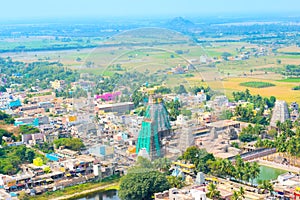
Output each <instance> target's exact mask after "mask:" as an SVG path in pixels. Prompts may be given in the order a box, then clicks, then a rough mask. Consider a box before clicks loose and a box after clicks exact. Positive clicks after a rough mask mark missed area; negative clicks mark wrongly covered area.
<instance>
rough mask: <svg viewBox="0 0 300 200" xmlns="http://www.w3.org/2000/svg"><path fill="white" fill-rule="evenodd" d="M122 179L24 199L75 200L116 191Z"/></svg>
mask: <svg viewBox="0 0 300 200" xmlns="http://www.w3.org/2000/svg"><path fill="white" fill-rule="evenodd" d="M119 180H120V177H112V178H109V179H104V180H103V181H101V182H88V183H84V184H79V185H74V186H70V187H66V188H64V189H62V190H57V191H54V192H45V193H44V194H42V195H37V196H30V197H27V198H24V199H30V200H49V199H74V198H78V197H81V196H85V195H86V194H90V193H95V192H99V191H107V190H116V189H118V187H119Z"/></svg>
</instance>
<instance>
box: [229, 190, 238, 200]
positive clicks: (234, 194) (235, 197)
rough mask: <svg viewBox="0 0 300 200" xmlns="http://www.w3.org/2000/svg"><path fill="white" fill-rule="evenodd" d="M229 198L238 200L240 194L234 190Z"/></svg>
mask: <svg viewBox="0 0 300 200" xmlns="http://www.w3.org/2000/svg"><path fill="white" fill-rule="evenodd" d="M230 199H231V200H239V199H240V195H239V193H238V192H237V191H234V192H233V194H232V196H231V197H230Z"/></svg>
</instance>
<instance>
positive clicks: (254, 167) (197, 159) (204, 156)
mask: <svg viewBox="0 0 300 200" xmlns="http://www.w3.org/2000/svg"><path fill="white" fill-rule="evenodd" d="M181 159H184V160H186V161H188V162H190V163H192V164H195V166H196V171H201V172H204V173H209V174H212V175H215V176H218V177H223V178H232V179H234V180H236V181H240V182H243V181H246V182H250V181H253V179H255V178H256V177H257V176H258V175H259V172H260V170H259V165H258V164H257V163H256V162H252V163H249V162H243V159H242V158H241V157H240V156H237V157H236V158H235V165H233V163H232V162H230V161H229V160H227V159H215V158H214V156H213V155H212V154H209V153H207V152H206V150H203V149H198V148H197V147H195V146H192V147H189V148H187V150H186V151H185V152H184V154H183V156H182V157H181Z"/></svg>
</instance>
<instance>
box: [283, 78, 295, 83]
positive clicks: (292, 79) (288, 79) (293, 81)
mask: <svg viewBox="0 0 300 200" xmlns="http://www.w3.org/2000/svg"><path fill="white" fill-rule="evenodd" d="M278 81H279V82H288V83H300V78H287V79H282V80H278Z"/></svg>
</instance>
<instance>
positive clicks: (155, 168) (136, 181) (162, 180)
mask: <svg viewBox="0 0 300 200" xmlns="http://www.w3.org/2000/svg"><path fill="white" fill-rule="evenodd" d="M170 165H171V162H170V161H169V160H168V159H166V158H160V159H158V160H155V161H154V162H153V163H152V162H151V161H149V160H148V159H146V158H143V157H138V159H137V162H136V164H135V165H134V166H133V167H132V168H130V169H129V170H128V173H127V175H125V176H123V177H122V178H121V181H120V190H119V197H120V198H121V199H122V200H140V199H141V200H148V199H151V197H152V196H153V194H154V193H156V192H162V191H165V190H167V189H169V188H170V187H171V185H170V183H171V184H172V186H175V185H177V186H182V185H183V183H182V181H180V180H178V179H174V178H170V177H168V176H167V174H166V173H167V172H168V169H169V168H170ZM167 177H168V178H167Z"/></svg>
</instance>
